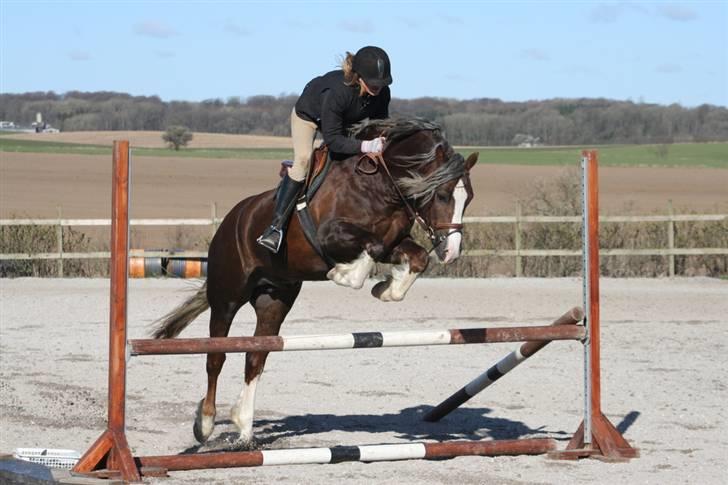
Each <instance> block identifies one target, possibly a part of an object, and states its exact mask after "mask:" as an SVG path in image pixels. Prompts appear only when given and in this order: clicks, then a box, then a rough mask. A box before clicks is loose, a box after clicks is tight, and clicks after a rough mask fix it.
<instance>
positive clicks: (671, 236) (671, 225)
mask: <svg viewBox="0 0 728 485" xmlns="http://www.w3.org/2000/svg"><path fill="white" fill-rule="evenodd" d="M667 208H668V215H669V216H670V220H669V221H667V249H668V250H669V251H670V255H669V256H668V257H667V258H668V275H669V276H670V278H672V277H673V276H675V255H674V254H673V252H672V251H673V250H674V249H675V220H674V216H675V213H674V212H673V209H672V199H669V200H668V201H667Z"/></svg>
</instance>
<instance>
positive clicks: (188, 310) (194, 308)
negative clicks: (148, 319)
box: [152, 281, 210, 338]
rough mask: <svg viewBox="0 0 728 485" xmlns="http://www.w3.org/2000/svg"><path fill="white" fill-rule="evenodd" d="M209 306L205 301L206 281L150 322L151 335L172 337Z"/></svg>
mask: <svg viewBox="0 0 728 485" xmlns="http://www.w3.org/2000/svg"><path fill="white" fill-rule="evenodd" d="M208 308H210V303H209V302H208V301H207V281H205V283H204V284H203V285H202V286H201V287H200V288H199V289H198V290H197V292H196V293H195V294H194V295H192V296H191V297H189V298H188V299H187V301H185V302H184V303H182V304H181V305H180V306H178V307H177V308H175V309H174V310H172V311H171V312H169V313H168V314H166V315H165V316H163V317H162V318H160V319H159V320H157V321H156V322H154V323H153V324H152V326H153V330H152V337H154V338H174V337H176V336H177V335H179V333H180V332H181V331H182V330H184V329H185V328H187V325H189V324H190V323H192V321H193V320H194V319H195V318H197V317H198V316H199V315H200V313H202V312H204V311H205V310H207V309H208Z"/></svg>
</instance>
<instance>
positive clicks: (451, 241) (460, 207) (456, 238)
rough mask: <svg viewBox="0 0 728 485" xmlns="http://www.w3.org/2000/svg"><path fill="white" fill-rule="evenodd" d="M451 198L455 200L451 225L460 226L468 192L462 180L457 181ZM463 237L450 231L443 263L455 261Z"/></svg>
mask: <svg viewBox="0 0 728 485" xmlns="http://www.w3.org/2000/svg"><path fill="white" fill-rule="evenodd" d="M453 198H454V199H455V208H454V209H453V211H452V221H451V222H452V223H453V224H462V223H463V212H465V201H466V200H468V191H467V190H466V189H465V182H463V179H460V180H458V184H457V185H456V186H455V191H454V192H453ZM462 240H463V235H462V233H461V232H459V231H457V232H456V231H455V229H450V233H449V234H448V236H447V241H446V244H447V247H446V249H445V259H444V260H443V261H442V262H443V263H449V262H451V261H454V260H456V259H457V258H458V257H459V256H460V244H461V243H462Z"/></svg>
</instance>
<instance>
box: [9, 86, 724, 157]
mask: <svg viewBox="0 0 728 485" xmlns="http://www.w3.org/2000/svg"><path fill="white" fill-rule="evenodd" d="M296 99H297V96H294V95H281V96H251V97H249V98H245V99H242V98H239V97H231V98H228V99H226V100H222V99H210V100H205V101H200V102H190V101H162V100H161V99H160V98H159V97H157V96H132V95H130V94H126V93H118V92H107V91H100V92H80V91H69V92H67V93H64V94H57V93H54V92H35V93H22V94H7V93H5V94H0V119H2V120H5V121H14V122H15V123H16V124H22V125H30V123H31V122H32V121H34V120H35V116H36V113H42V115H43V120H44V121H45V122H46V123H49V124H50V125H52V126H54V127H56V128H58V129H60V130H61V131H93V130H154V131H162V130H165V129H166V128H167V127H169V126H172V125H181V126H186V127H187V128H189V129H190V130H191V131H193V132H211V133H238V134H257V135H278V136H288V135H290V120H289V117H290V113H291V108H292V107H293V105H294V104H295V102H296ZM390 114H391V115H392V116H419V117H423V118H427V119H429V120H433V121H435V122H438V123H440V125H442V126H443V128H444V130H445V132H446V135H447V137H448V139H449V140H450V142H451V143H453V144H458V145H482V146H488V145H495V146H504V145H513V144H517V143H518V142H519V141H520V140H523V139H531V140H539V141H540V142H541V143H543V144H546V145H578V144H610V143H671V142H704V141H728V108H726V107H722V106H715V105H709V104H703V105H701V106H698V107H694V108H686V107H683V106H680V105H678V104H672V105H669V106H665V105H657V104H650V103H642V102H637V103H635V102H633V101H619V100H610V99H603V98H596V99H594V98H579V99H561V98H558V99H548V100H540V101H526V102H507V101H502V100H500V99H492V98H481V99H469V100H456V99H450V98H430V97H425V98H416V99H398V98H393V99H392V102H391V104H390Z"/></svg>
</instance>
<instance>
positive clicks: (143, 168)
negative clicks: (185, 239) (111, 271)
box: [0, 152, 728, 218]
mask: <svg viewBox="0 0 728 485" xmlns="http://www.w3.org/2000/svg"><path fill="white" fill-rule="evenodd" d="M575 166H576V163H575ZM278 168H279V164H278V162H277V161H273V160H229V159H224V160H220V159H215V160H212V159H205V160H199V159H190V158H172V157H169V158H168V157H135V158H134V160H133V169H132V205H131V216H132V217H155V218H165V217H195V218H198V217H209V216H210V213H211V205H212V203H213V202H215V203H217V207H218V213H219V214H220V215H222V214H225V213H226V212H227V211H228V210H229V209H230V208H231V207H232V206H233V205H234V204H235V203H237V202H238V201H239V200H241V199H243V198H245V197H247V196H250V195H253V194H256V193H258V192H261V191H263V190H267V189H268V188H272V187H273V186H274V185H275V184H276V183H277V177H278V175H277V173H278ZM566 172H567V169H565V168H562V167H539V166H511V165H477V166H475V167H474V168H473V172H472V179H473V186H474V190H475V199H474V200H473V202H472V205H471V206H470V207H469V208H468V215H513V214H514V213H515V203H516V199H517V198H518V197H519V196H524V195H527V194H528V192H529V190H530V188H531V187H532V186H533V184H534V183H536V182H539V181H548V180H552V179H554V178H555V177H559V176H562V175H564V174H565V173H566ZM727 188H728V170H724V169H711V168H689V169H688V168H618V167H602V168H601V170H600V190H601V193H600V195H601V200H600V204H601V207H602V211H603V212H606V213H613V214H614V213H618V214H623V213H638V214H644V213H652V212H655V211H658V212H661V213H665V212H666V211H667V201H668V199H672V200H673V203H674V207H675V210H676V211H677V212H689V211H698V212H727V211H728V189H727ZM110 205H111V161H110V159H109V157H106V156H82V155H54V154H37V153H7V152H5V153H0V217H12V216H15V217H56V216H57V210H56V207H57V206H61V208H62V211H63V215H64V217H69V218H108V216H109V214H110V210H111V208H110Z"/></svg>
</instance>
